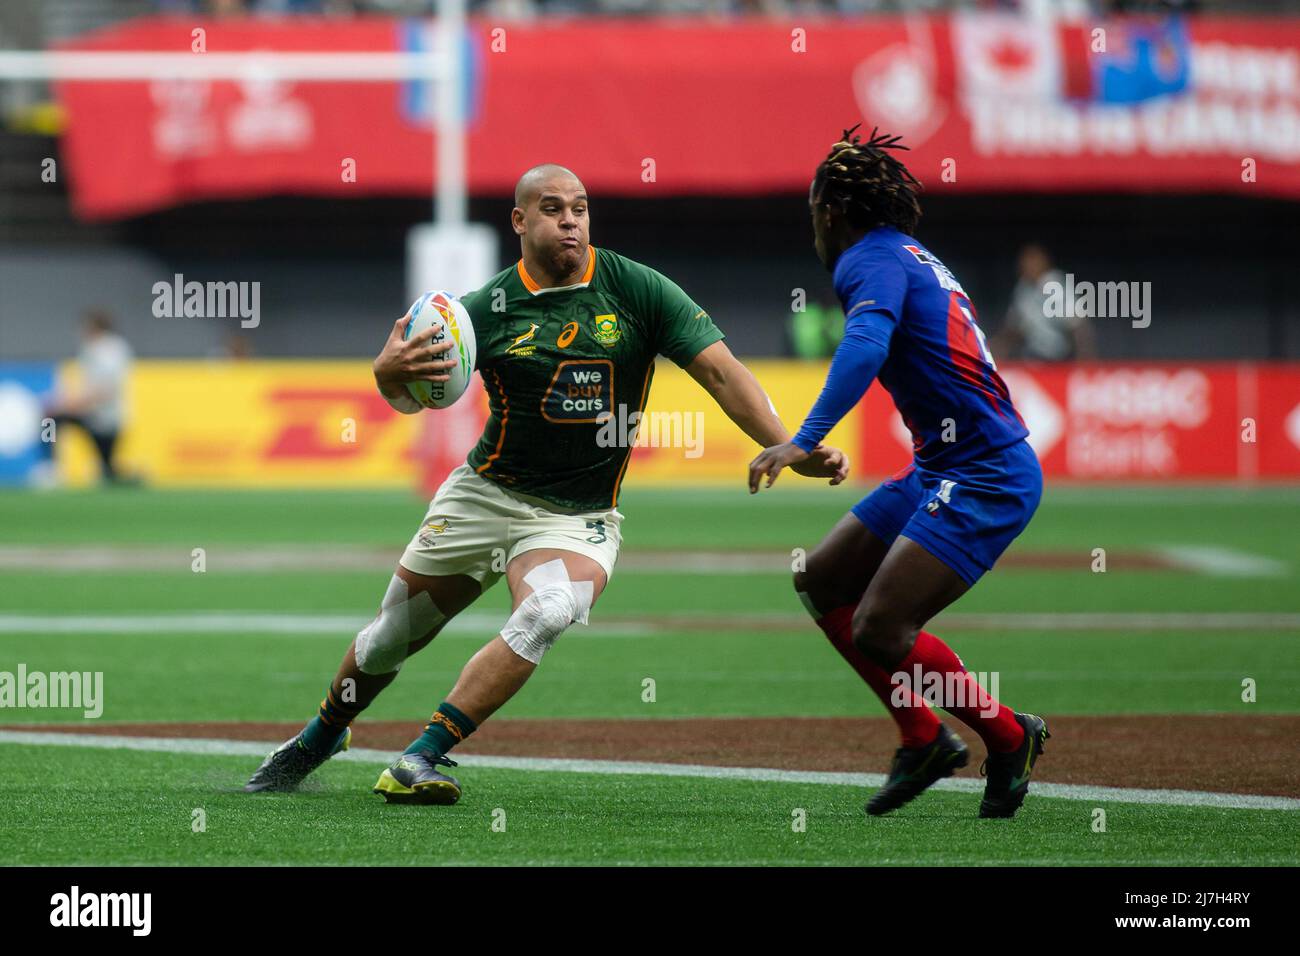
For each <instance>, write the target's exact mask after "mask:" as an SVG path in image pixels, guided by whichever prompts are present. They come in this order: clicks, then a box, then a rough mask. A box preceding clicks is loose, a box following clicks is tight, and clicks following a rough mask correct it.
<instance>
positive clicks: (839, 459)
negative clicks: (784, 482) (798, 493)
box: [790, 445, 849, 485]
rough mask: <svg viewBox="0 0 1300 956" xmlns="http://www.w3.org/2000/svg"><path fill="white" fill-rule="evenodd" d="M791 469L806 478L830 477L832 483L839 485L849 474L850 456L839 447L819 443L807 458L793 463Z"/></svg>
mask: <svg viewBox="0 0 1300 956" xmlns="http://www.w3.org/2000/svg"><path fill="white" fill-rule="evenodd" d="M790 470H791V471H793V472H794V473H795V474H796V475H803V476H804V477H805V478H829V479H830V483H831V484H832V485H838V484H840V483H841V482H842V481H844V479H845V478H847V477H848V476H849V456H848V455H846V454H844V452H842V451H840V450H839V449H838V448H831V447H830V446H829V445H818V446H817V447H816V448H814V449H813V450H812V453H811V454H810V455H809V456H808V457H807V459H805V460H804V461H801V462H798V463H796V464H793V465H791V466H790Z"/></svg>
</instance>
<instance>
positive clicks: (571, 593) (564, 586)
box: [501, 558, 595, 664]
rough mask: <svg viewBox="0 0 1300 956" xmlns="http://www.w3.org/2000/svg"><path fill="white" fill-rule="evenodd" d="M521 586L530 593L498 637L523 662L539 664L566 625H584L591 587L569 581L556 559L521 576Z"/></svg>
mask: <svg viewBox="0 0 1300 956" xmlns="http://www.w3.org/2000/svg"><path fill="white" fill-rule="evenodd" d="M524 583H525V584H527V585H528V586H529V587H531V588H532V589H533V593H532V594H530V595H528V597H526V598H524V599H523V601H521V602H520V604H519V607H517V608H515V612H514V613H513V614H511V615H510V619H509V620H508V621H506V626H505V627H503V628H502V629H501V637H502V638H503V639H504V640H505V642H506V644H507V645H509V647H510V649H511V650H512V651H514V652H515V653H516V654H518V655H519V656H520V657H522V658H523V659H524V660H526V661H532V663H534V664H540V663H541V662H542V655H543V654H545V653H546V652H547V651H548V650H550V647H551V645H552V644H554V643H555V641H556V638H558V637H559V636H560V635H561V634H563V633H564V632H565V631H566V630H567V629H568V627H569V625H570V624H572V623H573V622H574V621H577V622H578V623H580V624H586V623H587V612H588V611H590V610H591V602H592V601H593V600H594V599H595V586H594V585H593V584H592V582H590V581H571V580H570V579H569V570H568V568H566V567H565V566H564V562H563V561H561V560H560V559H559V558H556V559H555V560H554V561H547V562H546V563H545V564H539V565H538V566H537V567H535V568H533V569H532V570H531V571H529V572H528V573H527V574H525V575H524Z"/></svg>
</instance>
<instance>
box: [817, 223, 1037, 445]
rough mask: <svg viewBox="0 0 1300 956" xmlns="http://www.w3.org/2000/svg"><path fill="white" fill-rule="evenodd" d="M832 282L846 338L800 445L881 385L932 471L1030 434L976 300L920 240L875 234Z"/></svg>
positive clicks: (854, 249)
mask: <svg viewBox="0 0 1300 956" xmlns="http://www.w3.org/2000/svg"><path fill="white" fill-rule="evenodd" d="M834 281H835V292H836V294H838V295H839V297H840V303H841V305H842V306H843V307H844V315H845V324H844V339H843V340H842V341H841V343H840V346H839V348H837V349H836V351H835V356H834V358H833V359H832V360H831V367H830V372H829V374H828V375H827V378H826V384H825V386H824V387H823V388H822V392H821V395H820V396H819V397H818V399H817V403H816V404H815V405H814V406H813V408H812V411H811V412H809V414H808V417H807V418H806V419H805V420H804V423H803V427H802V428H800V429H799V433H798V434H797V435H796V436H795V437H794V443H795V444H796V445H798V446H799V447H800V448H802V449H804V450H805V451H811V450H812V449H813V448H815V447H816V446H817V445H818V444H819V443H820V442H821V441H822V439H824V438H825V437H826V435H827V433H829V432H830V430H831V429H832V428H834V427H835V425H836V424H837V423H838V422H839V420H840V419H841V418H843V417H844V416H845V415H847V414H848V412H849V410H850V409H851V408H853V406H854V405H856V404H857V403H858V402H859V401H860V400H861V399H862V396H863V395H865V394H866V391H867V388H868V387H869V386H870V385H871V382H872V380H873V379H876V378H879V380H880V384H881V385H883V386H884V388H885V390H886V391H888V392H889V394H890V396H891V397H892V398H893V400H894V405H895V406H896V407H897V408H898V411H899V413H900V414H901V415H902V417H903V421H904V423H906V425H907V427H908V429H909V430H910V431H911V433H912V450H913V454H914V456H915V459H916V462H917V464H919V465H921V466H922V467H924V468H927V469H930V470H943V469H948V468H952V467H954V466H959V465H960V464H962V463H963V462H967V461H971V460H972V459H975V458H979V457H980V456H981V455H983V454H985V453H987V452H992V451H996V450H997V449H999V448H1005V447H1007V446H1008V445H1012V444H1014V443H1016V442H1018V441H1020V440H1021V439H1023V438H1024V437H1025V436H1026V435H1028V434H1029V430H1028V429H1027V428H1025V423H1024V421H1023V420H1022V419H1021V417H1020V414H1019V413H1018V412H1017V411H1016V409H1015V406H1014V405H1012V404H1011V395H1010V393H1009V392H1008V391H1007V386H1006V384H1005V383H1004V382H1003V381H1002V378H1001V376H999V375H998V373H997V368H996V367H995V365H994V363H993V357H992V356H991V355H990V354H989V350H988V346H987V345H986V344H985V342H984V334H983V332H981V331H980V329H979V326H977V325H976V324H975V307H974V306H973V305H972V304H971V301H970V298H969V297H968V296H967V295H966V292H965V291H964V290H963V289H962V287H961V285H960V283H958V282H957V280H956V278H954V277H953V274H952V273H951V272H949V271H948V267H947V266H945V265H944V264H943V263H942V262H940V261H939V259H938V258H936V257H935V256H934V255H932V254H931V253H930V252H929V251H928V250H927V249H926V248H925V247H924V246H922V245H921V244H920V243H919V242H917V241H916V240H915V239H913V238H912V237H911V236H908V235H906V234H904V233H902V232H899V231H898V230H897V229H893V228H890V227H880V228H877V229H873V230H871V232H869V233H867V235H866V236H864V237H863V238H862V239H861V240H859V241H858V242H857V243H855V244H854V245H853V246H851V247H849V248H848V249H846V250H845V251H844V253H843V254H842V255H841V256H840V258H839V261H837V262H836V263H835V272H834ZM949 420H951V427H948V426H949ZM945 432H946V433H947V434H948V437H949V438H950V439H951V440H950V441H944V440H943V436H944V434H945Z"/></svg>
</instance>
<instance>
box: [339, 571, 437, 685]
mask: <svg viewBox="0 0 1300 956" xmlns="http://www.w3.org/2000/svg"><path fill="white" fill-rule="evenodd" d="M446 619H447V618H446V617H445V616H444V615H443V613H442V612H441V611H439V610H438V608H437V606H436V605H435V604H434V603H433V598H431V597H429V593H428V592H427V591H421V592H420V593H419V594H417V595H416V596H415V597H408V591H407V587H406V582H405V581H403V580H402V579H401V578H399V577H398V576H397V575H395V574H394V575H393V579H392V580H391V581H389V582H388V591H387V593H385V594H384V601H383V605H382V606H381V607H380V609H379V616H378V617H376V618H375V619H374V620H373V621H371V622H370V623H369V624H367V625H366V626H365V627H364V628H362V630H361V633H359V634H358V635H357V640H356V645H355V647H354V649H353V654H354V656H355V657H356V659H357V667H358V668H360V670H361V673H363V674H392V673H394V672H395V671H398V670H401V668H402V662H403V661H405V660H406V654H407V649H408V647H409V646H410V644H411V642H413V641H418V640H420V639H421V638H422V637H424V636H425V635H426V634H428V633H429V632H430V631H432V630H433V629H434V628H436V627H437V626H438V625H440V624H442V622H443V621H445V620H446Z"/></svg>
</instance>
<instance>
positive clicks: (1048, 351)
mask: <svg viewBox="0 0 1300 956" xmlns="http://www.w3.org/2000/svg"><path fill="white" fill-rule="evenodd" d="M1019 271H1020V281H1019V282H1017V283H1016V288H1015V290H1014V291H1013V292H1012V293H1011V307H1010V308H1009V309H1007V318H1006V322H1005V323H1004V324H1003V326H1002V329H1001V330H1000V331H999V332H998V334H997V335H996V336H995V337H994V339H993V341H992V343H991V345H992V347H993V352H994V355H995V356H996V357H997V358H999V359H1001V358H1021V359H1027V360H1029V361H1035V362H1064V361H1066V360H1069V359H1085V360H1086V359H1093V358H1096V348H1095V345H1094V341H1093V333H1092V326H1091V324H1090V323H1089V321H1088V319H1087V318H1086V317H1085V316H1083V315H1080V314H1079V313H1078V311H1077V310H1069V311H1070V315H1068V316H1056V315H1053V314H1051V313H1052V312H1053V311H1054V310H1052V309H1049V308H1047V298H1048V293H1047V291H1046V288H1045V287H1046V286H1047V285H1048V283H1052V282H1057V283H1062V284H1064V282H1065V276H1064V275H1063V274H1062V273H1061V271H1060V270H1059V269H1057V268H1056V267H1055V266H1053V265H1052V260H1051V258H1050V257H1049V256H1048V254H1047V250H1045V249H1044V248H1043V247H1042V246H1039V245H1033V244H1031V245H1028V246H1025V247H1024V248H1023V249H1021V250H1020V262H1019Z"/></svg>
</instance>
